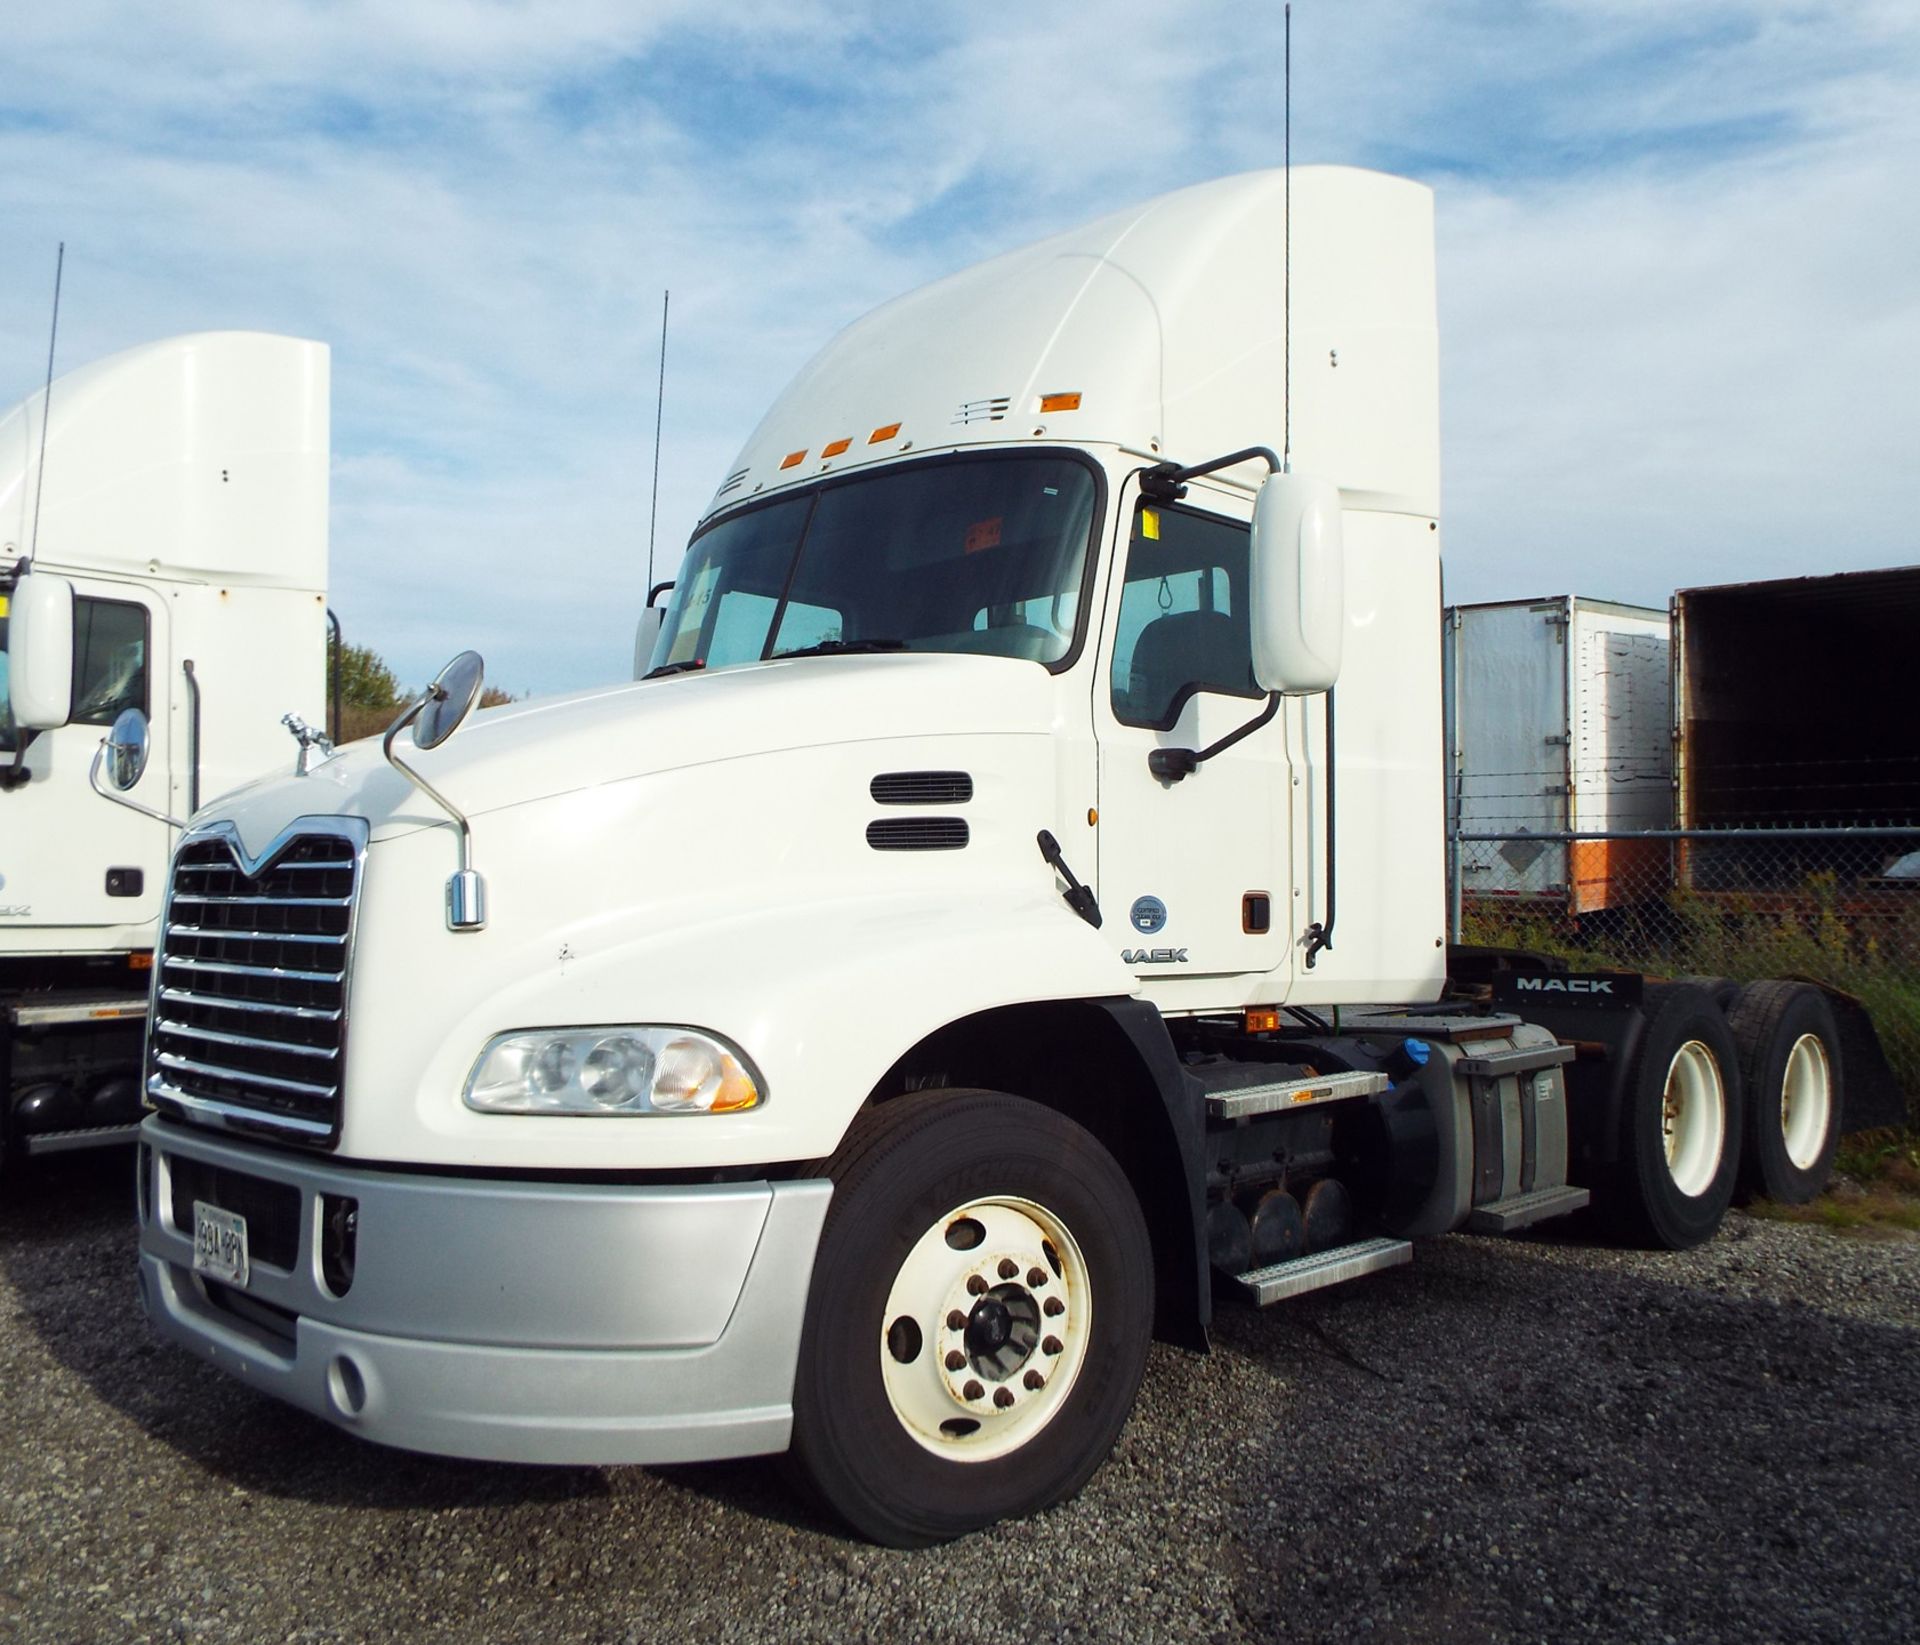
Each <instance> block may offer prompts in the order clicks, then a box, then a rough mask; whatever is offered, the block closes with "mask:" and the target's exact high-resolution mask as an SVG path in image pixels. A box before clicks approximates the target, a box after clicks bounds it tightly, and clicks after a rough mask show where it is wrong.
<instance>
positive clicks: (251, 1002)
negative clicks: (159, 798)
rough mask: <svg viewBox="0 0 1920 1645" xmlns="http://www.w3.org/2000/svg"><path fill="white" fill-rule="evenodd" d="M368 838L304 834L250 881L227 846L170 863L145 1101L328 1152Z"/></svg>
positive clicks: (193, 844) (336, 1112)
mask: <svg viewBox="0 0 1920 1645" xmlns="http://www.w3.org/2000/svg"><path fill="white" fill-rule="evenodd" d="M364 846H365V833H364V825H362V824H359V823H355V822H351V821H347V820H344V819H343V820H342V822H341V823H340V825H339V831H337V832H335V831H315V832H302V833H299V834H296V835H294V836H293V837H292V838H290V839H288V840H287V841H285V842H284V843H282V844H280V845H278V846H276V847H275V848H274V849H273V850H272V851H271V852H269V853H268V856H267V857H266V859H265V860H264V862H263V864H262V865H261V866H260V867H259V868H258V869H257V870H256V871H255V872H254V873H251V874H249V873H248V872H247V871H246V870H245V869H244V868H243V867H242V866H241V862H240V859H239V856H238V854H237V853H236V851H235V849H234V846H233V845H232V843H231V842H230V840H229V837H228V836H227V835H226V834H225V833H213V834H207V835H202V836H199V837H198V838H190V839H188V840H186V841H184V842H183V843H182V844H181V847H180V849H179V851H178V853H176V855H175V857H174V863H173V881H172V884H171V886H170V887H169V889H168V893H167V911H166V916H165V919H164V922H163V927H162V930H161V933H160V951H159V953H158V955H157V956H156V963H157V965H158V967H159V971H160V976H159V986H158V992H157V994H156V996H155V999H154V1012H153V1020H152V1025H151V1030H150V1032H149V1035H148V1043H147V1093H148V1095H149V1096H150V1097H151V1098H152V1099H153V1101H154V1104H155V1106H157V1107H159V1108H160V1109H161V1110H162V1111H163V1112H167V1113H171V1114H174V1115H175V1116H176V1117H178V1118H182V1119H188V1120H194V1121H198V1122H202V1123H205V1124H211V1125H217V1126H221V1127H223V1128H225V1129H229V1130H245V1131H259V1132H265V1133H267V1134H270V1135H273V1136H275V1137H279V1138H281V1139H283V1140H285V1141H289V1142H301V1143H305V1144H308V1145H309V1146H315V1147H331V1146H332V1145H333V1144H334V1142H336V1141H337V1140H338V1138H339V1135H340V1078H341V1070H342V1068H343V1067H344V1066H345V1061H346V1025H347V1018H346V1008H347V962H348V957H349V951H350V949H351V945H352V931H353V910H354V901H355V898H356V897H357V896H358V894H359V889H360V863H361V853H362V851H363V849H364Z"/></svg>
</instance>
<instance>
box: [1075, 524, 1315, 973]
mask: <svg viewBox="0 0 1920 1645" xmlns="http://www.w3.org/2000/svg"><path fill="white" fill-rule="evenodd" d="M1198 490H1199V488H1197V487H1196V488H1195V491H1196V494H1197V493H1198ZM1220 501H1221V502H1222V503H1225V502H1226V499H1225V498H1221V499H1220ZM1228 506H1231V505H1228ZM1120 518H1121V525H1120V529H1121V531H1122V532H1123V533H1124V537H1123V545H1122V548H1121V551H1120V552H1119V554H1118V555H1117V556H1116V562H1117V564H1118V566H1119V568H1120V569H1119V576H1118V580H1117V581H1116V583H1115V585H1114V590H1113V592H1112V593H1111V594H1110V595H1109V597H1108V611H1107V618H1106V623H1105V637H1104V646H1103V652H1102V666H1101V668H1100V669H1099V671H1098V673H1097V675H1096V677H1095V680H1094V685H1093V693H1094V702H1093V719H1094V726H1095V733H1096V736H1097V737H1098V739H1099V744H1100V789H1099V793H1100V804H1099V817H1100V822H1099V830H1098V835H1099V853H1100V856H1099V874H1100V878H1099V888H1100V905H1101V908H1102V910H1103V911H1104V912H1105V914H1106V916H1107V919H1106V925H1105V927H1104V929H1103V931H1102V935H1104V936H1108V937H1110V939H1111V940H1112V941H1113V943H1114V944H1115V946H1116V947H1117V948H1119V949H1121V950H1122V953H1123V957H1124V958H1125V960H1126V963H1127V964H1128V967H1129V969H1131V970H1132V971H1133V972H1134V973H1135V974H1136V975H1137V976H1139V977H1140V978H1141V979H1142V980H1143V981H1146V982H1161V983H1165V982H1169V981H1185V980H1187V979H1195V978H1201V977H1212V978H1218V977H1222V976H1228V975H1235V974H1239V975H1245V976H1246V977H1247V986H1246V987H1245V988H1244V989H1227V990H1221V989H1220V988H1219V987H1218V986H1217V985H1215V986H1214V987H1212V988H1211V989H1210V993H1211V994H1212V995H1214V996H1220V995H1222V994H1224V995H1226V996H1227V997H1231V998H1239V999H1244V1000H1249V1001H1251V1000H1268V999H1270V1000H1278V999H1280V998H1282V997H1283V996H1284V994H1285V992H1286V983H1287V979H1288V976H1289V975H1290V969H1291V959H1290V953H1291V947H1290V933H1291V927H1292V924H1293V915H1292V911H1291V909H1290V906H1289V905H1290V903H1291V901H1292V893H1291V875H1290V873H1289V859H1288V838H1289V832H1290V829H1289V823H1290V817H1291V811H1292V807H1291V802H1290V798H1289V794H1290V788H1291V783H1292V778H1293V771H1292V765H1291V762H1290V760H1289V757H1288V752H1287V743H1286V730H1287V722H1288V720H1289V718H1290V716H1288V715H1286V714H1285V713H1281V712H1274V711H1273V709H1274V707H1275V705H1274V703H1273V700H1272V699H1270V698H1269V697H1268V696H1267V695H1266V694H1265V693H1263V692H1262V691H1261V690H1260V689H1259V687H1258V686H1257V685H1256V684H1255V683H1254V678H1253V657H1252V642H1251V633H1250V629H1249V626H1248V619H1247V610H1248V587H1249V584H1248V540H1249V530H1248V526H1247V523H1246V521H1245V520H1244V519H1236V518H1233V517H1232V516H1231V515H1230V514H1227V513H1224V512H1214V511H1213V510H1212V509H1210V508H1209V507H1208V506H1206V503H1205V502H1203V501H1201V500H1200V499H1199V497H1198V496H1197V495H1196V496H1195V498H1194V499H1192V500H1190V501H1188V502H1183V503H1179V504H1160V503H1155V502H1152V501H1148V500H1144V499H1141V498H1140V497H1139V496H1138V495H1137V493H1134V494H1133V495H1132V496H1131V506H1130V508H1129V510H1128V511H1127V512H1124V513H1123V514H1122V515H1121V517H1120ZM1263 717H1264V718H1263ZM1256 721H1257V722H1261V723H1258V724H1256V725H1254V727H1253V729H1251V730H1249V731H1247V733H1246V735H1244V736H1243V737H1241V738H1240V739H1239V740H1238V741H1236V742H1235V743H1233V745H1232V746H1231V747H1229V748H1227V749H1224V750H1223V751H1222V752H1220V753H1219V754H1217V755H1215V756H1214V757H1213V758H1211V759H1209V760H1206V761H1205V762H1203V763H1202V764H1200V765H1199V766H1198V768H1197V769H1195V770H1193V771H1192V772H1191V773H1190V774H1188V775H1186V776H1185V777H1182V778H1180V779H1179V780H1169V779H1167V778H1165V777H1162V776H1159V775H1156V774H1155V773H1154V772H1153V771H1152V769H1151V768H1150V766H1149V764H1148V761H1149V757H1150V756H1151V755H1153V754H1154V753H1155V752H1156V751H1158V750H1178V749H1188V750H1194V751H1198V750H1201V749H1204V748H1206V747H1208V746H1210V745H1211V744H1213V743H1216V742H1218V741H1220V740H1221V739H1222V738H1225V737H1227V736H1229V735H1230V734H1232V733H1233V732H1236V731H1239V730H1241V729H1242V728H1243V727H1247V726H1248V725H1249V724H1250V723H1252V722H1256ZM1263 973H1264V974H1265V975H1264V976H1263V975H1261V974H1263ZM1175 992H1176V993H1177V992H1179V991H1178V990H1175ZM1168 1003H1178V1002H1177V1000H1170V1001H1169V1002H1168Z"/></svg>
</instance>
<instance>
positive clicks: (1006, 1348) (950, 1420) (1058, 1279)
mask: <svg viewBox="0 0 1920 1645" xmlns="http://www.w3.org/2000/svg"><path fill="white" fill-rule="evenodd" d="M1092 1319H1093V1293H1092V1287H1091V1284H1090V1282H1089V1279H1088V1275H1087V1265H1086V1259H1085V1258H1084V1257H1083V1256H1082V1255H1081V1252H1080V1246H1079V1243H1078V1241H1076V1240H1075V1239H1074V1237H1073V1234H1072V1232H1071V1230H1069V1229H1068V1227H1067V1225H1066V1224H1065V1223H1064V1222H1062V1221H1061V1220H1060V1219H1059V1218H1058V1217H1057V1216H1055V1215H1054V1214H1053V1213H1052V1212H1051V1211H1049V1210H1047V1209H1046V1207H1045V1206H1042V1205H1037V1204H1035V1203H1034V1202H1033V1201H1032V1200H1025V1199H1017V1198H1011V1197H1006V1198H991V1199H979V1200H970V1201H968V1202H967V1203H965V1204H963V1205H958V1206H956V1207H954V1209H953V1210H951V1211H949V1212H948V1213H947V1214H946V1215H945V1216H943V1217H941V1218H939V1219H938V1220H937V1221H936V1222H935V1223H934V1224H933V1225H932V1226H931V1227H930V1228H928V1229H927V1230H926V1231H925V1232H924V1233H923V1234H921V1236H920V1237H919V1239H917V1240H916V1241H914V1244H913V1248H912V1249H911V1250H910V1251H908V1253H907V1255H906V1259H905V1260H904V1261H903V1262H902V1263H901V1264H900V1269H899V1272H898V1273H897V1274H895V1276H894V1280H893V1284H892V1286H891V1288H890V1289H889V1290H888V1292H887V1304H886V1310H885V1312H884V1314H883V1315H882V1317H881V1320H880V1345H879V1346H880V1377H881V1381H882V1383H883V1384H884V1385H885V1388H886V1391H887V1402H888V1403H889V1404H890V1405H891V1406H892V1408H893V1414H894V1416H895V1417H896V1418H897V1419H898V1420H899V1423H900V1426H901V1427H902V1428H903V1429H905V1430H906V1432H907V1434H908V1435H909V1436H910V1437H911V1438H912V1439H913V1441H914V1442H915V1443H916V1444H917V1445H919V1446H920V1447H921V1448H922V1449H923V1450H927V1451H931V1452H932V1453H933V1454H934V1455H935V1456H939V1457H944V1458H946V1459H948V1460H949V1461H954V1462H988V1461H991V1460H992V1459H993V1458H995V1457H999V1456H1005V1455H1006V1454H1007V1453H1008V1452H1010V1451H1013V1450H1017V1449H1018V1448H1019V1447H1020V1446H1022V1445H1025V1444H1026V1443H1027V1442H1028V1441H1029V1440H1031V1439H1032V1438H1033V1437H1034V1435H1035V1434H1037V1433H1039V1432H1040V1430H1041V1429H1042V1428H1044V1427H1046V1425H1047V1424H1048V1423H1050V1422H1051V1421H1052V1420H1053V1419H1054V1417H1055V1416H1057V1415H1058V1414H1059V1411H1060V1409H1061V1407H1062V1406H1063V1405H1064V1404H1065V1403H1066V1400H1067V1397H1068V1395H1069V1393H1070V1392H1071V1391H1072V1388H1073V1384H1074V1381H1075V1380H1076V1378H1077V1377H1078V1376H1079V1374H1080V1369H1081V1367H1082V1365H1083V1364H1084V1363H1085V1361H1086V1355H1087V1342H1088V1331H1089V1328H1090V1326H1091V1324H1092Z"/></svg>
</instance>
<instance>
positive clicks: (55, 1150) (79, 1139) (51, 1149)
mask: <svg viewBox="0 0 1920 1645" xmlns="http://www.w3.org/2000/svg"><path fill="white" fill-rule="evenodd" d="M139 1135H140V1126H139V1122H138V1121H135V1122H134V1123H133V1124H130V1125H91V1126H88V1127H87V1128H86V1129H85V1130H84V1131H43V1132H39V1133H36V1134H33V1135H29V1136H24V1137H22V1138H21V1139H20V1142H21V1144H22V1146H23V1147H24V1148H25V1149H26V1151H27V1152H28V1153H29V1154H74V1153H78V1152H80V1151H81V1150H82V1149H86V1148H111V1147H113V1146H114V1144H116V1143H122V1142H132V1141H133V1139H134V1138H135V1137H137V1136H139Z"/></svg>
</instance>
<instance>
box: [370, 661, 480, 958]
mask: <svg viewBox="0 0 1920 1645" xmlns="http://www.w3.org/2000/svg"><path fill="white" fill-rule="evenodd" d="M446 695H447V693H446V689H445V687H443V686H438V685H431V686H428V687H427V690H426V693H425V695H423V696H422V697H420V698H419V699H418V700H417V701H415V702H413V703H410V704H408V705H407V707H406V708H404V709H402V710H401V711H400V716H399V718H398V719H396V720H395V721H394V722H393V724H392V725H390V726H388V727H387V734H386V736H385V737H383V738H382V739H381V741H380V752H381V753H382V754H384V755H385V756H386V760H387V764H388V765H390V766H392V767H393V768H394V770H396V771H398V772H399V773H400V775H401V776H403V777H405V778H406V779H407V781H408V782H410V783H412V784H413V786H414V787H415V788H417V789H419V790H420V792H421V793H422V794H424V795H426V796H427V798H428V799H430V800H432V801H433V803H434V804H435V805H437V806H439V807H440V809H441V810H442V811H444V812H446V814H447V815H448V816H449V817H451V818H453V820H454V822H455V823H456V824H457V825H458V827H459V830H460V867H459V869H458V870H457V871H456V872H455V874H454V875H453V877H452V878H451V879H450V880H448V881H447V929H448V930H449V931H478V930H480V929H481V928H482V927H483V926H485V925H486V923H487V885H486V881H485V880H483V879H481V877H480V874H479V871H478V870H477V869H476V868H475V867H474V866H473V828H472V825H471V824H469V823H468V821H467V818H466V813H465V812H463V811H461V810H460V808H459V807H458V806H456V805H454V804H453V802H452V801H451V800H449V799H448V798H447V797H446V796H445V795H444V794H442V793H441V792H440V791H439V790H438V789H437V788H435V787H434V786H433V784H432V783H430V782H428V781H427V779H426V778H425V777H423V776H421V775H420V773H419V772H417V771H415V770H414V769H413V767H412V766H410V765H408V764H407V763H406V761H405V760H403V759H401V758H400V756H399V755H398V754H396V753H394V751H393V743H394V739H395V738H396V737H398V736H399V735H400V733H401V732H403V731H404V730H406V729H407V727H408V726H410V725H412V724H413V722H414V721H415V720H416V719H418V718H419V717H420V711H421V710H422V709H423V708H425V707H426V706H427V704H428V703H431V702H444V701H445V700H446Z"/></svg>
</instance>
